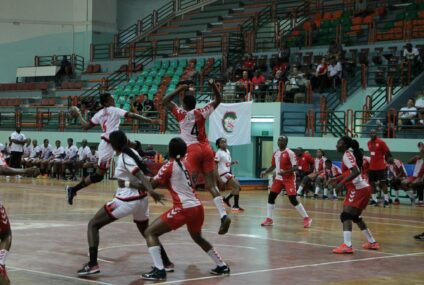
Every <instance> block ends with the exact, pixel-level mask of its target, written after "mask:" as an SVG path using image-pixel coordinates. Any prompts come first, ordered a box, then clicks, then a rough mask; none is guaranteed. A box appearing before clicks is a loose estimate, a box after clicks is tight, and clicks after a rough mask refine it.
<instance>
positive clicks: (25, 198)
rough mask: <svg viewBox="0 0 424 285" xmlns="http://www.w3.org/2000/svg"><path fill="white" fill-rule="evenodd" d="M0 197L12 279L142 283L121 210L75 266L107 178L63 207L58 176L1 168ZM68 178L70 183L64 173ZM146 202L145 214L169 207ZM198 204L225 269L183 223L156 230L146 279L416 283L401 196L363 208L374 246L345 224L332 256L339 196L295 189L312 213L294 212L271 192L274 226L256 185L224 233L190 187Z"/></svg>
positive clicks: (423, 255)
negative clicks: (93, 251)
mask: <svg viewBox="0 0 424 285" xmlns="http://www.w3.org/2000/svg"><path fill="white" fill-rule="evenodd" d="M0 182H1V183H2V186H1V191H0V197H1V199H2V201H3V203H4V205H5V208H6V210H7V212H8V215H9V219H10V221H11V226H12V231H13V232H12V235H13V242H12V248H11V252H10V254H9V256H8V259H7V263H6V264H7V269H8V272H9V277H10V279H11V281H12V284H18V285H25V284H31V285H41V284H43V285H46V284H78V285H80V284H81V285H82V284H87V285H88V284H92V285H96V284H99V285H100V284H103V285H118V284H119V285H124V284H125V285H126V284H129V285H137V284H152V283H153V282H150V281H143V280H142V279H141V277H140V274H141V273H142V272H147V271H150V266H151V264H152V260H151V258H150V255H149V254H148V250H147V247H146V245H145V241H144V239H143V238H142V237H141V235H140V234H139V232H138V231H137V229H136V226H135V225H134V224H133V223H132V220H131V218H126V219H123V220H120V221H117V222H115V223H112V224H111V225H108V226H106V227H104V228H103V229H102V230H101V231H100V247H99V265H100V270H101V273H100V274H97V275H92V276H89V277H87V278H85V279H83V278H78V277H77V275H76V271H77V270H78V269H80V268H81V267H82V265H83V264H84V263H86V262H87V261H88V255H87V252H88V245H87V239H86V226H87V223H88V221H89V219H90V218H91V217H92V216H93V215H94V214H95V213H96V211H97V210H98V209H99V208H100V207H102V206H103V205H104V203H105V202H107V201H109V200H110V199H111V198H112V196H113V193H114V191H115V187H116V182H115V181H106V182H103V183H100V184H98V185H94V186H93V185H92V186H90V187H89V188H87V189H85V190H83V191H81V192H79V194H78V196H77V197H76V199H75V200H74V205H73V206H68V205H67V203H66V200H65V191H64V186H65V185H66V182H62V181H60V182H59V181H55V180H46V179H28V178H23V179H21V180H16V179H15V178H13V177H12V178H10V179H9V180H8V181H6V178H5V177H1V180H0ZM71 183H72V182H71ZM160 191H161V192H162V193H166V195H167V198H168V201H167V202H166V203H165V204H166V205H165V206H163V205H154V204H153V202H152V201H150V202H151V204H150V205H151V207H150V213H151V219H154V218H156V217H157V216H158V215H159V214H161V213H162V212H164V211H165V210H167V209H168V208H169V207H170V206H171V201H170V200H169V198H170V196H169V194H168V193H167V191H166V190H165V189H164V190H160ZM199 195H200V198H201V200H203V201H204V206H205V210H206V220H205V224H204V236H205V237H206V239H207V240H209V241H210V242H211V243H212V244H213V245H214V246H215V248H217V249H218V251H219V252H220V253H221V255H222V256H223V258H224V260H225V261H226V262H227V263H228V264H229V266H230V267H231V275H230V276H229V277H227V276H226V277H217V276H212V275H210V274H209V270H210V269H211V268H213V267H214V264H213V263H212V261H211V260H210V258H209V257H208V256H207V254H205V253H204V252H203V251H202V250H201V249H200V248H199V247H197V245H195V244H194V242H192V241H191V239H190V237H189V235H188V233H187V232H186V230H185V228H181V229H179V230H178V231H175V232H171V233H169V234H167V235H164V236H162V237H161V241H162V243H163V245H164V247H165V249H166V250H167V252H168V255H169V256H170V259H171V260H172V261H173V262H174V264H175V272H174V273H169V274H168V278H167V280H166V281H165V282H157V283H155V284H243V285H247V284H255V285H257V284H361V285H362V284H363V285H364V284H383V283H384V284H424V271H423V264H424V243H423V242H419V241H415V240H414V239H413V238H412V237H413V235H415V234H418V233H421V232H423V231H424V219H423V218H424V208H412V207H410V206H408V205H400V206H391V208H390V209H384V208H382V207H368V208H367V210H366V211H365V213H364V218H365V221H366V222H367V224H368V226H369V228H370V229H371V231H372V232H373V234H374V236H375V237H376V239H377V241H378V242H380V244H381V250H380V251H366V250H362V249H361V245H362V243H363V242H364V239H365V238H364V237H363V236H362V233H361V232H360V231H359V230H358V229H357V227H356V226H355V225H354V231H353V237H352V238H353V246H354V249H355V250H356V251H355V253H354V254H353V255H334V254H332V253H331V250H332V248H333V247H335V246H338V245H339V244H341V243H342V232H341V223H340V221H339V215H340V210H341V206H342V202H341V201H328V200H327V201H323V200H311V199H304V198H301V200H302V202H303V203H304V205H305V208H306V209H307V211H308V212H309V214H310V216H311V217H312V218H313V223H312V228H310V229H304V228H303V221H302V219H301V218H300V216H299V215H298V213H297V212H296V211H295V210H294V209H293V208H292V207H291V205H290V204H289V202H288V200H287V197H281V196H280V197H278V199H277V202H276V210H275V212H274V213H275V214H274V215H275V216H274V226H272V227H266V228H264V227H261V226H260V223H261V222H262V221H263V219H264V218H265V213H266V201H267V193H266V191H245V192H242V193H241V196H240V205H241V206H242V207H244V208H245V212H244V213H242V214H236V215H232V219H233V223H232V225H231V228H230V231H229V233H228V234H226V235H225V236H220V235H218V234H217V231H218V226H219V217H218V214H217V210H216V209H215V207H214V206H213V203H212V201H211V198H210V195H209V194H208V193H200V194H199Z"/></svg>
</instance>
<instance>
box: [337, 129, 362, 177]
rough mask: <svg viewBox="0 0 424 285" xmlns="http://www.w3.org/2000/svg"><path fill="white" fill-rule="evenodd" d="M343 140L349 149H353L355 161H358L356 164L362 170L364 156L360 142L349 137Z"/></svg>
mask: <svg viewBox="0 0 424 285" xmlns="http://www.w3.org/2000/svg"><path fill="white" fill-rule="evenodd" d="M341 140H342V141H343V142H344V144H345V145H346V148H347V149H349V148H351V149H352V151H353V155H354V156H355V159H356V164H357V165H358V167H359V169H361V168H362V163H363V157H364V154H363V153H362V151H361V149H360V148H359V143H358V141H357V140H354V139H352V138H351V137H348V136H344V137H342V138H341Z"/></svg>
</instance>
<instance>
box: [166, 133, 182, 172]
mask: <svg viewBox="0 0 424 285" xmlns="http://www.w3.org/2000/svg"><path fill="white" fill-rule="evenodd" d="M168 148H169V157H172V158H174V159H175V161H176V162H177V163H178V165H179V166H180V167H181V169H182V170H183V171H185V169H184V167H183V164H182V163H181V158H183V157H184V155H185V154H186V152H187V145H186V143H185V142H184V141H183V140H182V139H181V138H173V139H171V141H170V142H169V146H168Z"/></svg>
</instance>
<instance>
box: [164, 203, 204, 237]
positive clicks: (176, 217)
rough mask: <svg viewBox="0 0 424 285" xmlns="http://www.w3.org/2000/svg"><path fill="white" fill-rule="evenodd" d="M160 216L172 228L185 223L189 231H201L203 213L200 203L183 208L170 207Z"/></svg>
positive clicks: (193, 232) (174, 228)
mask: <svg viewBox="0 0 424 285" xmlns="http://www.w3.org/2000/svg"><path fill="white" fill-rule="evenodd" d="M160 218H161V220H162V221H164V222H165V223H166V224H167V225H168V226H169V227H170V228H171V229H173V230H176V229H178V228H180V227H182V226H184V225H187V230H188V231H189V232H190V233H192V234H197V233H200V232H201V231H202V226H203V221H204V220H205V214H204V210H203V206H202V205H199V206H196V207H192V208H185V209H184V208H180V207H172V208H171V209H169V210H168V211H166V212H165V213H163V214H162V215H161V216H160Z"/></svg>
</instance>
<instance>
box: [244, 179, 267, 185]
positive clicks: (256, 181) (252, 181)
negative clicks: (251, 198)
mask: <svg viewBox="0 0 424 285" xmlns="http://www.w3.org/2000/svg"><path fill="white" fill-rule="evenodd" d="M237 180H238V181H239V182H240V185H268V179H266V178H256V177H237Z"/></svg>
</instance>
